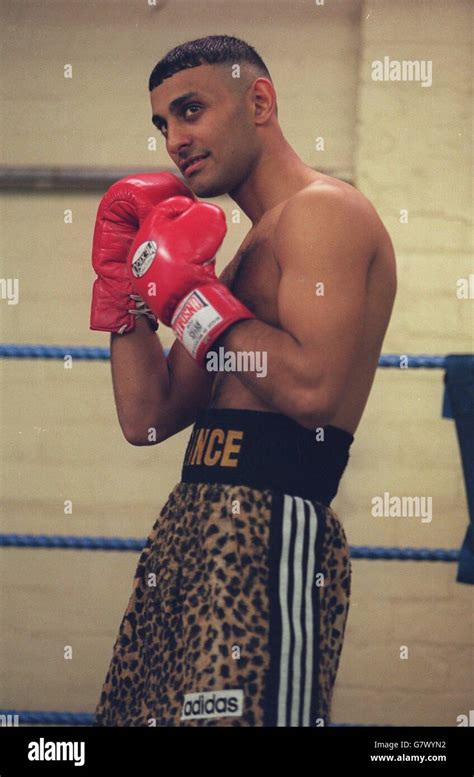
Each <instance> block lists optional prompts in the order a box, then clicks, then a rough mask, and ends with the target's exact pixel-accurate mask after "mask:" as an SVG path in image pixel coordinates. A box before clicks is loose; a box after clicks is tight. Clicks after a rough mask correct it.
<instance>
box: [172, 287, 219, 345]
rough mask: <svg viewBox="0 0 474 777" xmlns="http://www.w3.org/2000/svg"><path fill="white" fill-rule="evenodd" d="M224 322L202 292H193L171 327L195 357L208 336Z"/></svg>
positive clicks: (183, 303) (177, 312)
mask: <svg viewBox="0 0 474 777" xmlns="http://www.w3.org/2000/svg"><path fill="white" fill-rule="evenodd" d="M222 320H223V319H222V316H221V315H220V314H219V313H218V312H217V310H216V309H215V308H214V307H213V306H212V305H211V304H210V302H209V300H207V299H206V297H205V296H204V294H203V293H202V292H200V291H199V292H198V291H192V292H191V294H189V295H188V296H187V297H186V298H185V299H184V300H183V302H182V303H181V305H180V306H179V307H178V308H177V309H176V311H175V314H174V316H173V320H172V322H171V326H172V327H173V331H174V333H175V335H176V337H178V339H179V340H181V342H182V343H183V345H184V347H185V348H186V350H187V351H188V352H189V353H190V354H191V356H193V357H195V356H196V353H197V350H198V348H199V346H200V344H201V343H202V341H203V340H204V338H205V337H206V335H208V334H209V332H210V331H211V330H212V329H214V327H215V326H216V324H219V323H220V322H221V321H222Z"/></svg>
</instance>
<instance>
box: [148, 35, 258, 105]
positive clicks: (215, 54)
mask: <svg viewBox="0 0 474 777" xmlns="http://www.w3.org/2000/svg"><path fill="white" fill-rule="evenodd" d="M224 62H232V63H236V64H240V63H243V62H248V63H249V64H251V65H253V66H254V68H255V69H256V70H257V71H258V72H259V73H260V74H261V75H262V76H263V77H264V78H268V79H269V80H270V81H271V80H272V79H271V76H270V73H269V71H268V68H267V66H266V65H265V62H264V61H263V59H262V58H261V57H260V56H259V55H258V54H257V52H256V51H255V49H254V48H253V47H252V46H249V44H248V43H245V41H243V40H240V38H233V37H232V36H231V35H208V36H207V38H197V39H196V40H190V41H187V42H186V43H182V44H181V45H180V46H176V48H174V49H171V51H168V53H167V54H165V56H164V57H163V58H162V59H160V61H159V62H158V64H157V65H155V67H154V68H153V70H152V72H151V75H150V79H149V82H148V89H149V91H150V92H151V91H152V90H153V89H154V88H155V87H156V86H159V84H161V83H163V81H164V79H165V78H170V77H171V76H172V75H174V74H175V73H178V72H179V71H180V70H185V69H186V68H188V67H197V66H198V65H205V64H208V65H216V64H222V63H224Z"/></svg>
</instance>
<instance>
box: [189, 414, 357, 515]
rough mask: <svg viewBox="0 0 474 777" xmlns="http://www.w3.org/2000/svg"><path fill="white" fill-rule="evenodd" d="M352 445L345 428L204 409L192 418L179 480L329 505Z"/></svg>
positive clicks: (352, 438) (280, 417)
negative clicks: (245, 487) (314, 426)
mask: <svg viewBox="0 0 474 777" xmlns="http://www.w3.org/2000/svg"><path fill="white" fill-rule="evenodd" d="M353 441H354V437H353V435H352V434H350V433H349V432H347V431H345V430H344V429H339V428H338V427H336V426H325V427H322V428H321V429H319V430H312V429H305V428H304V427H302V426H300V425H299V424H298V423H296V421H293V420H292V419H291V418H288V417H287V416H284V415H281V414H280V413H267V412H263V411H260V410H237V409H228V408H208V409H207V410H203V411H202V412H200V413H199V414H198V415H197V417H196V421H195V424H194V426H193V429H192V432H191V436H190V438H189V442H188V445H187V448H186V453H185V456H184V461H183V467H182V474H181V479H182V481H183V482H187V483H201V482H203V483H229V484H235V485H248V486H251V487H253V488H258V489H261V490H264V489H267V488H270V489H272V490H275V491H281V492H285V493H289V494H292V495H295V496H302V497H304V498H306V499H314V500H318V501H320V502H323V504H327V505H329V504H330V503H331V501H332V500H333V499H334V497H335V496H336V493H337V489H338V486H339V481H340V479H341V477H342V474H343V472H344V470H345V468H346V465H347V462H348V460H349V448H350V446H351V444H352V443H353Z"/></svg>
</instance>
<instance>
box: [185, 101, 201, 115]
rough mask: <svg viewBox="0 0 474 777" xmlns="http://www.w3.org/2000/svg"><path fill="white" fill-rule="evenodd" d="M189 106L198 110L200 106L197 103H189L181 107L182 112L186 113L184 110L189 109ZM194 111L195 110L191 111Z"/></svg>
mask: <svg viewBox="0 0 474 777" xmlns="http://www.w3.org/2000/svg"><path fill="white" fill-rule="evenodd" d="M190 108H197V109H198V110H199V108H200V106H199V105H198V104H197V103H189V104H188V105H186V106H185V107H184V108H183V113H184V114H186V111H189V109H190ZM193 113H195V111H193Z"/></svg>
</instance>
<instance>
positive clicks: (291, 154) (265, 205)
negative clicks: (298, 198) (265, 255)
mask: <svg viewBox="0 0 474 777" xmlns="http://www.w3.org/2000/svg"><path fill="white" fill-rule="evenodd" d="M317 177H318V173H317V172H316V171H315V170H313V169H312V168H311V167H309V166H308V165H306V164H305V163H304V162H303V161H302V160H301V159H300V158H299V156H298V155H297V154H296V152H295V151H293V149H292V148H291V146H290V145H289V143H287V141H286V140H284V139H283V140H282V141H281V142H280V143H279V144H278V146H277V147H276V148H275V146H274V145H272V148H271V150H268V151H265V152H264V153H263V154H262V156H261V157H260V159H259V161H258V164H257V166H256V167H255V169H254V170H253V171H252V173H251V174H250V176H249V177H248V178H247V179H246V180H245V181H244V183H242V184H241V185H240V186H239V187H238V188H237V189H235V190H233V191H231V192H229V197H231V198H232V199H233V200H234V202H236V203H237V205H238V206H239V208H241V210H243V211H244V213H245V214H246V216H248V218H249V219H250V220H251V222H252V224H253V226H254V227H255V226H256V225H257V223H258V222H259V221H260V219H261V218H262V216H263V215H264V213H266V212H267V211H268V210H270V209H271V208H273V207H275V206H276V205H278V204H279V203H280V202H283V201H284V200H286V199H288V197H290V196H291V195H292V194H295V193H296V192H297V191H299V190H300V189H302V188H303V187H304V186H307V185H308V184H309V183H311V181H313V180H316V178H317Z"/></svg>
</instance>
